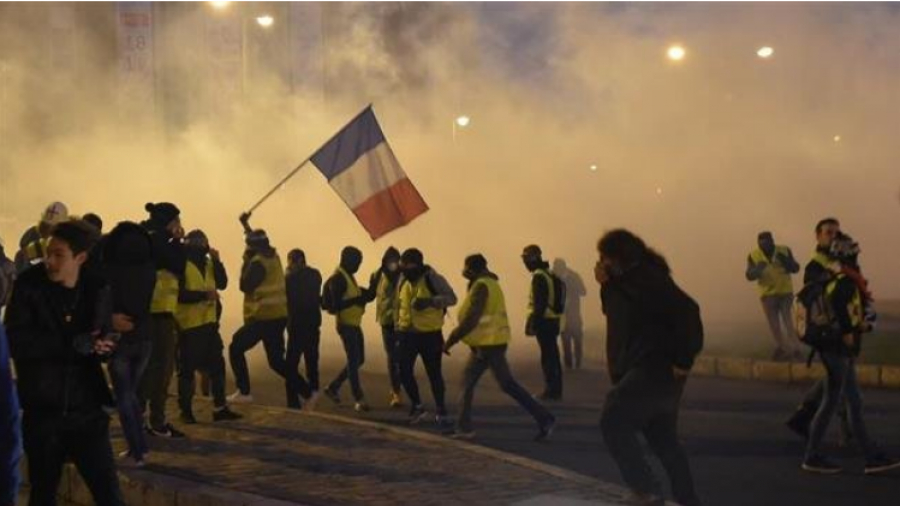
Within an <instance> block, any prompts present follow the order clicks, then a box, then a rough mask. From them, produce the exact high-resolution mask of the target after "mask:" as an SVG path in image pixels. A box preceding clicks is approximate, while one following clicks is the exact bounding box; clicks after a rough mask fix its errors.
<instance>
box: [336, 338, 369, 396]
mask: <svg viewBox="0 0 900 506" xmlns="http://www.w3.org/2000/svg"><path fill="white" fill-rule="evenodd" d="M337 331H338V335H339V336H341V342H342V343H344V352H345V353H346V354H347V365H346V366H345V367H344V368H343V369H341V372H340V373H338V375H337V377H336V378H334V380H332V381H331V383H329V385H328V389H329V390H331V391H332V392H338V391H340V389H341V385H343V384H344V381H347V380H348V379H349V380H350V388H351V389H352V390H353V398H354V399H356V400H357V402H361V401H362V400H363V398H364V397H365V396H364V395H363V390H362V385H360V383H359V368H360V367H361V366H362V365H363V363H364V362H365V361H366V345H365V342H364V340H363V331H362V329H361V328H359V327H351V326H349V325H338V328H337Z"/></svg>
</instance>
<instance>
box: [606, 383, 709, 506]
mask: <svg viewBox="0 0 900 506" xmlns="http://www.w3.org/2000/svg"><path fill="white" fill-rule="evenodd" d="M683 392H684V380H680V379H676V378H675V377H674V375H673V373H672V368H671V367H670V366H665V365H658V366H642V367H636V368H634V369H632V370H630V371H629V372H628V373H626V374H625V376H624V377H623V378H622V379H621V381H619V382H618V383H617V384H616V385H615V386H614V387H613V388H612V390H610V391H609V393H608V394H607V396H606V402H605V403H604V406H603V415H602V417H601V419H600V427H601V430H602V432H603V439H604V441H605V442H606V446H607V447H608V448H609V452H610V454H611V455H612V457H613V459H614V460H615V461H616V464H617V465H618V466H619V471H620V472H621V473H622V479H623V480H624V481H625V484H626V485H628V487H630V488H631V489H632V490H634V491H637V492H642V493H646V494H655V495H658V496H662V488H661V487H660V485H659V483H658V482H657V481H656V478H655V477H654V476H653V472H652V470H651V468H650V465H649V463H648V462H647V459H646V458H645V455H644V450H643V448H642V447H641V443H640V441H639V439H638V434H643V435H644V437H645V438H646V440H647V443H648V444H649V445H650V449H651V451H653V453H654V454H656V456H657V457H658V458H659V460H660V462H661V463H662V465H663V468H665V470H666V474H668V476H669V480H670V482H671V485H672V492H673V494H674V495H675V500H676V501H677V502H678V503H679V504H682V505H683V506H693V505H697V504H700V501H699V500H698V499H697V494H696V491H695V490H694V480H693V477H692V476H691V470H690V466H689V464H688V459H687V453H686V452H685V451H684V448H683V447H682V446H681V443H680V442H679V441H678V410H679V407H680V404H681V396H682V393H683Z"/></svg>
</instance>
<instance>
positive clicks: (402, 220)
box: [310, 106, 428, 240]
mask: <svg viewBox="0 0 900 506" xmlns="http://www.w3.org/2000/svg"><path fill="white" fill-rule="evenodd" d="M310 160H311V161H312V162H313V164H315V166H316V168H318V169H319V171H320V172H321V173H322V174H323V175H324V176H325V178H326V179H328V184H330V185H331V187H332V188H334V191H336V192H337V194H338V195H339V196H340V197H341V199H343V200H344V202H345V203H346V204H347V206H348V207H350V209H351V210H352V211H353V214H355V215H356V218H357V219H358V220H359V222H360V223H362V226H363V227H364V228H365V229H366V231H367V232H369V235H370V236H372V239H373V240H375V239H378V238H379V237H381V236H383V235H385V234H387V233H388V232H390V231H392V230H394V229H397V228H399V227H402V226H403V225H406V224H407V223H409V222H411V221H412V220H413V219H415V218H416V217H417V216H419V215H420V214H422V213H424V212H425V211H427V210H428V205H427V204H425V201H424V200H423V199H422V196H421V195H420V194H419V192H418V190H416V187H415V186H413V184H412V182H411V181H410V180H409V178H408V177H407V176H406V173H405V172H404V171H403V168H401V167H400V162H398V161H397V157H396V156H394V152H393V151H391V147H390V146H389V145H388V143H387V139H385V138H384V132H382V131H381V127H380V126H379V125H378V120H377V119H376V118H375V113H374V112H373V111H372V106H369V107H366V109H365V110H364V111H363V112H361V113H360V114H359V115H358V116H357V117H356V118H355V119H353V121H351V122H350V123H349V124H348V125H347V126H346V127H344V129H343V130H341V131H340V132H338V133H337V135H335V136H334V137H333V138H332V139H331V140H330V141H328V142H327V143H325V145H324V146H322V147H321V148H320V149H319V150H318V151H316V153H315V154H314V155H312V157H311V158H310Z"/></svg>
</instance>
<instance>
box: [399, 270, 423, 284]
mask: <svg viewBox="0 0 900 506" xmlns="http://www.w3.org/2000/svg"><path fill="white" fill-rule="evenodd" d="M423 274H425V268H424V267H407V268H405V269H403V277H405V278H406V279H408V280H410V281H418V280H419V278H421V277H422V275H423Z"/></svg>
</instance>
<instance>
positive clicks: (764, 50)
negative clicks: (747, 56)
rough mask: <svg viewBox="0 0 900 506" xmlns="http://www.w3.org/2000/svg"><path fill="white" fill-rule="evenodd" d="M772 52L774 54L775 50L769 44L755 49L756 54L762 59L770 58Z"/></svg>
mask: <svg viewBox="0 0 900 506" xmlns="http://www.w3.org/2000/svg"><path fill="white" fill-rule="evenodd" d="M773 54H775V50H774V49H772V48H771V47H769V46H763V47H761V48H759V50H757V51H756V56H759V57H760V58H762V59H764V60H765V59H768V58H771V57H772V55H773Z"/></svg>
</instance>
